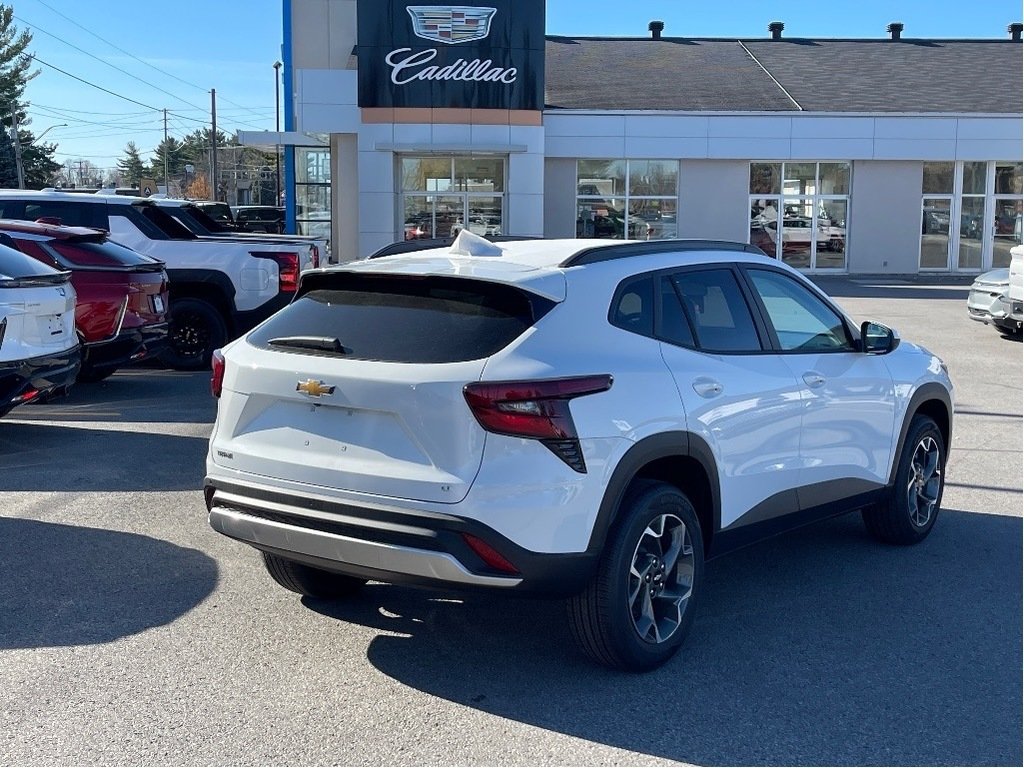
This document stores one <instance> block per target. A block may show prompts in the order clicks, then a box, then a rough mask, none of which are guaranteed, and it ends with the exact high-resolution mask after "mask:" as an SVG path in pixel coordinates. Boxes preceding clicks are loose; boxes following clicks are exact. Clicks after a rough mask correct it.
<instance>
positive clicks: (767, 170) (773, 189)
mask: <svg viewBox="0 0 1024 768" xmlns="http://www.w3.org/2000/svg"><path fill="white" fill-rule="evenodd" d="M781 192H782V163H751V164H750V194H752V195H778V194H781Z"/></svg>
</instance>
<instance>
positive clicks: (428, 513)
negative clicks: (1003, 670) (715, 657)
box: [206, 232, 953, 670]
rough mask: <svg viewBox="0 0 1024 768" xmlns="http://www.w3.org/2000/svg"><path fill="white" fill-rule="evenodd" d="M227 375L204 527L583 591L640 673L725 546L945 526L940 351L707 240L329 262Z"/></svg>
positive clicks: (382, 575) (324, 561) (603, 648)
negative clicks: (862, 528) (803, 535)
mask: <svg viewBox="0 0 1024 768" xmlns="http://www.w3.org/2000/svg"><path fill="white" fill-rule="evenodd" d="M213 388H214V394H216V395H219V397H220V401H219V404H218V414H217V421H216V425H215V427H214V431H213V435H212V438H211V441H210V451H209V454H208V458H207V479H206V500H207V506H208V508H209V511H210V523H211V525H212V526H213V527H214V528H215V529H216V530H217V531H219V532H221V533H223V534H225V535H227V536H230V537H232V538H235V539H238V540H240V541H242V542H245V543H247V544H249V545H251V546H253V547H255V548H257V549H259V550H261V551H262V553H263V558H264V560H265V563H266V567H267V569H268V571H269V572H270V575H271V576H272V577H273V578H274V579H275V580H276V581H277V582H278V583H279V584H281V585H282V586H284V587H287V588H288V589H291V590H294V591H296V592H299V593H301V594H305V595H315V596H321V597H337V596H343V595H347V594H350V593H352V592H354V591H355V590H356V589H358V588H359V587H360V586H361V585H362V584H363V583H364V582H365V581H366V580H368V579H374V580H378V581H385V582H402V583H413V584H423V585H434V586H441V587H444V588H451V587H459V588H473V587H479V588H486V589H492V590H505V591H510V592H511V591H516V590H523V591H531V592H534V593H540V594H545V595H552V594H560V595H567V596H569V597H570V600H569V606H570V607H569V619H570V624H571V627H572V629H573V632H574V635H575V636H576V638H577V639H578V641H579V644H580V645H581V647H582V648H583V650H584V651H585V652H586V653H587V654H589V655H590V656H591V657H592V658H593V659H595V660H596V661H598V662H601V663H603V664H606V665H609V666H612V667H617V668H622V669H629V670H644V669H650V668H653V667H655V666H657V665H659V664H661V663H663V662H664V661H665V660H667V659H668V658H669V657H670V656H671V655H672V654H673V653H674V652H675V651H676V649H677V648H678V647H679V645H680V644H681V643H682V641H683V638H684V636H685V634H686V632H687V629H688V627H689V626H690V624H691V623H692V621H693V615H694V610H695V608H696V603H697V601H698V600H700V598H701V592H702V575H703V571H704V561H705V560H706V559H707V558H708V557H712V556H717V555H720V554H722V553H724V552H728V551H730V550H732V549H735V548H736V547H739V546H742V545H744V544H747V543H749V542H752V541H755V540H757V539H761V538H763V537H765V536H768V535H771V534H774V533H777V532H780V531H783V530H787V529H791V528H794V527H796V526H799V525H803V524H805V523H808V522H811V521H814V520H819V519H821V518H824V517H828V516H831V515H837V514H840V513H843V512H849V511H854V510H861V511H862V512H863V517H864V520H865V523H866V524H867V528H868V530H869V531H870V532H871V533H872V534H873V535H874V536H875V537H877V538H879V539H881V540H883V541H887V542H894V543H901V544H908V543H913V542H917V541H920V540H921V539H923V538H924V537H925V536H927V535H928V532H929V531H930V530H931V528H932V526H933V525H934V524H935V519H936V515H937V514H938V510H939V505H940V502H941V497H942V488H943V476H944V469H945V463H946V457H947V447H948V446H949V444H950V429H951V426H952V416H953V409H952V385H951V383H950V380H949V377H948V375H947V372H946V369H945V366H944V365H943V363H942V361H941V360H939V359H938V358H936V357H935V356H934V355H932V354H931V353H929V352H928V351H927V350H925V349H922V348H921V347H919V346H916V345H914V344H909V343H902V344H901V343H900V342H899V340H898V339H897V338H896V337H895V336H894V334H893V332H892V331H890V330H889V329H888V328H885V327H883V326H879V325H876V324H870V323H865V324H864V325H862V326H861V327H860V328H857V327H856V326H855V325H854V324H853V323H852V322H851V321H850V320H849V319H848V318H847V317H846V316H845V315H844V314H843V312H842V311H841V310H840V309H838V308H837V307H836V306H835V305H834V304H833V303H832V302H831V301H830V300H829V299H828V297H827V296H825V295H824V294H823V293H822V292H821V291H819V290H818V289H817V288H816V287H815V286H814V285H813V284H811V283H810V282H809V281H808V280H806V279H805V278H804V277H803V276H801V275H800V274H799V273H797V272H795V271H793V270H791V269H789V268H787V267H786V266H785V265H783V264H780V263H778V262H777V261H774V260H772V259H769V258H767V257H766V256H764V254H763V253H761V252H760V251H759V250H757V249H756V248H754V247H752V246H748V245H740V244H735V243H720V242H707V241H667V242H644V243H639V242H627V243H623V242H622V241H589V242H584V241H579V240H565V241H551V240H549V241H537V240H535V241H523V242H507V243H502V244H501V246H500V247H499V246H497V245H495V244H491V243H487V242H486V241H484V240H483V239H482V238H479V237H476V236H474V235H473V234H472V233H468V232H463V233H462V234H461V235H460V236H459V238H458V240H457V241H456V242H455V244H454V246H453V247H452V250H451V251H445V250H441V249H436V250H432V251H426V252H422V253H411V254H403V255H397V256H389V257H384V258H380V259H374V260H370V261H363V262H359V263H354V264H349V265H346V266H345V267H344V268H332V269H328V270H320V271H313V272H309V273H307V274H305V275H304V276H303V279H302V283H301V287H300V289H299V292H298V294H297V298H296V300H295V301H294V302H293V303H292V304H291V305H290V306H288V307H287V308H286V309H284V310H283V311H281V312H280V313H278V314H277V315H275V316H274V317H272V318H271V319H269V320H268V321H267V322H265V323H263V324H262V325H261V326H259V327H258V328H256V329H255V330H254V331H252V332H251V333H250V334H248V335H247V336H246V337H244V338H241V339H239V340H237V341H235V342H233V343H232V344H230V345H229V346H227V347H226V348H225V349H224V350H223V354H222V355H217V356H215V360H214V377H213Z"/></svg>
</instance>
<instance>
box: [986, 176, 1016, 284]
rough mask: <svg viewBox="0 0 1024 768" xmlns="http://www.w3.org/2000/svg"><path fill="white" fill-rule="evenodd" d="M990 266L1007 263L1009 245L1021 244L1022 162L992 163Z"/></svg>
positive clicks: (1011, 246)
mask: <svg viewBox="0 0 1024 768" xmlns="http://www.w3.org/2000/svg"><path fill="white" fill-rule="evenodd" d="M994 171H995V202H994V211H993V214H992V216H993V222H994V223H993V226H992V267H993V268H995V267H1008V266H1010V249H1011V248H1013V246H1015V245H1020V244H1021V214H1022V205H1021V202H1022V197H1021V192H1022V184H1021V181H1022V180H1021V163H999V162H997V163H996V164H995V168H994Z"/></svg>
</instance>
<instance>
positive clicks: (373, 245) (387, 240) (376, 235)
mask: <svg viewBox="0 0 1024 768" xmlns="http://www.w3.org/2000/svg"><path fill="white" fill-rule="evenodd" d="M393 242H395V238H394V234H393V233H387V232H360V233H359V258H361V259H365V258H366V257H367V256H369V255H370V254H371V253H373V252H374V251H379V250H380V249H381V248H383V247H384V246H385V245H390V244H391V243H393Z"/></svg>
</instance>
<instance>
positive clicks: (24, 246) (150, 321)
mask: <svg viewBox="0 0 1024 768" xmlns="http://www.w3.org/2000/svg"><path fill="white" fill-rule="evenodd" d="M5 236H6V237H5ZM8 238H10V241H8ZM0 240H2V241H3V242H5V243H6V244H7V245H14V246H16V247H17V248H18V250H20V251H22V252H23V253H26V254H28V255H29V256H32V257H34V258H36V259H38V260H39V261H41V262H43V263H45V264H48V265H49V266H51V267H56V268H57V269H61V270H69V271H70V272H71V284H72V285H73V286H74V288H75V291H76V293H77V294H78V303H77V304H76V306H75V324H76V326H77V330H78V337H79V340H80V341H81V343H82V370H81V373H80V374H79V376H78V379H79V381H99V380H101V379H105V378H106V377H107V376H109V375H110V374H112V373H113V372H114V371H116V370H117V369H118V368H121V367H122V366H124V365H127V364H128V363H131V362H137V361H139V360H143V359H146V358H150V357H155V356H156V355H157V354H159V353H160V352H161V351H162V350H163V348H164V346H165V345H166V343H167V272H166V271H165V270H164V264H163V262H161V261H157V260H155V259H151V258H150V257H149V256H144V255H142V254H141V253H136V252H135V251H133V250H130V249H129V248H125V247H124V246H122V245H118V244H117V243H114V242H111V241H110V240H108V239H107V233H106V232H104V231H102V230H98V229H88V228H86V227H63V226H58V225H55V224H46V223H43V222H28V221H9V220H0Z"/></svg>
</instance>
